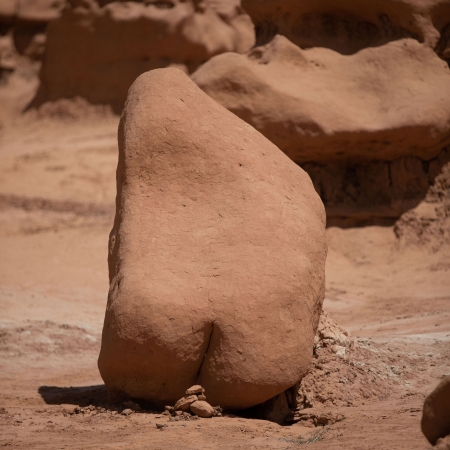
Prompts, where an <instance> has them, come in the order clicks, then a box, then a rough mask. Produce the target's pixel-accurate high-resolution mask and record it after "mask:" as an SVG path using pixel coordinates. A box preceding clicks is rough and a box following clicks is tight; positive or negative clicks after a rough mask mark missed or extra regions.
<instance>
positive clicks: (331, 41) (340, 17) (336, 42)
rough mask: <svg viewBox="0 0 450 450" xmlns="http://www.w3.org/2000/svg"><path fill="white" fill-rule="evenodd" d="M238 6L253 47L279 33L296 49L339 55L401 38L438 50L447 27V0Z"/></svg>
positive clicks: (246, 0) (304, 0)
mask: <svg viewBox="0 0 450 450" xmlns="http://www.w3.org/2000/svg"><path fill="white" fill-rule="evenodd" d="M242 6H243V7H244V8H245V10H246V11H247V12H248V13H249V14H250V16H251V18H252V20H253V21H254V23H255V26H256V35H257V40H258V42H259V43H267V42H268V41H270V40H271V39H272V38H273V37H274V35H275V34H281V35H283V36H286V37H287V38H288V39H290V40H291V41H292V42H294V43H295V44H296V45H298V46H299V47H302V48H310V47H325V48H330V49H332V50H335V51H337V52H339V53H342V54H344V55H349V54H353V53H355V52H358V51H359V50H362V49H364V48H367V47H377V46H380V45H384V44H386V43H387V42H391V41H394V40H398V39H402V38H407V37H410V38H414V39H416V40H418V41H419V42H424V43H425V44H426V45H428V46H429V47H430V48H433V49H434V48H436V46H437V45H438V49H439V46H442V45H444V44H445V43H446V42H444V41H445V36H444V35H445V32H446V27H447V26H448V24H449V23H450V4H449V2H448V1H447V0H378V1H376V2H374V1H372V0H340V1H339V2H337V1H336V0H315V1H313V2H312V1H309V0H242ZM443 37H444V39H443Z"/></svg>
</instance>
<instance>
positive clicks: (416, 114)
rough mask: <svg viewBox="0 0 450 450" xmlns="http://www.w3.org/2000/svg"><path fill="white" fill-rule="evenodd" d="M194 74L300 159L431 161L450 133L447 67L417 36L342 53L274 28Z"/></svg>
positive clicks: (449, 75) (229, 106)
mask: <svg viewBox="0 0 450 450" xmlns="http://www.w3.org/2000/svg"><path fill="white" fill-rule="evenodd" d="M192 78H193V80H194V81H195V82H196V83H197V84H198V85H199V86H200V87H201V88H202V89H203V90H204V91H205V92H206V93H207V94H209V95H210V96H211V97H212V98H214V99H215V100H217V101H218V102H219V103H221V104H222V105H223V106H225V107H226V108H227V109H229V110H230V111H232V112H234V113H235V114H236V115H238V116H239V117H241V118H242V119H244V120H245V121H246V122H248V123H250V124H251V125H253V126H254V127H255V128H256V129H257V130H259V131H261V133H263V134H264V135H265V136H266V137H267V138H268V139H270V140H271V141H272V142H273V143H275V144H276V145H277V146H278V147H279V148H280V149H282V150H283V151H284V152H285V153H286V154H287V155H288V156H289V157H290V158H292V159H293V160H294V161H296V162H300V163H303V162H312V161H313V162H329V161H331V160H343V159H349V158H358V159H359V160H361V159H362V160H364V159H365V160H393V159H396V158H399V157H402V156H417V157H420V158H422V159H430V158H432V157H434V156H436V155H437V154H438V152H439V150H440V149H441V148H442V147H443V146H444V144H445V143H446V142H448V141H449V140H450V89H449V86H450V70H449V68H448V66H447V64H446V63H445V62H444V61H442V60H441V59H440V58H439V57H438V56H437V55H436V54H435V53H434V51H433V50H431V49H430V48H429V47H428V46H426V45H423V44H420V43H419V42H417V41H415V40H413V39H402V40H398V41H394V42H390V43H388V44H386V45H384V46H381V47H377V48H367V49H364V50H361V51H360V52H358V53H356V54H354V55H351V56H343V55H341V54H339V53H337V52H335V51H332V50H329V49H325V48H313V49H308V50H302V49H301V48H299V47H297V46H296V45H294V44H293V43H292V42H290V41H289V40H288V39H287V38H285V37H283V36H280V35H278V36H276V37H275V38H274V39H273V40H272V41H271V42H270V43H269V44H267V45H265V46H262V47H256V48H255V49H253V50H251V51H249V52H248V53H247V54H245V55H237V54H232V53H227V54H224V55H219V56H217V57H215V58H213V59H211V60H210V61H209V62H207V63H206V64H204V65H203V66H202V67H200V68H199V69H198V70H197V71H196V72H195V73H194V74H193V76H192Z"/></svg>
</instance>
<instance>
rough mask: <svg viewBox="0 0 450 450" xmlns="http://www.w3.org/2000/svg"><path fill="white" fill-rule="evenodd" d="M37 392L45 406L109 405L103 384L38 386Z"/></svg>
mask: <svg viewBox="0 0 450 450" xmlns="http://www.w3.org/2000/svg"><path fill="white" fill-rule="evenodd" d="M38 392H39V394H40V396H41V397H42V399H43V400H44V401H45V403H47V405H62V404H70V405H78V406H81V407H85V406H89V405H94V406H101V407H106V406H109V405H110V404H111V401H110V400H109V399H108V392H107V390H106V387H105V385H104V384H99V385H95V386H75V387H73V386H70V387H59V386H40V387H39V389H38Z"/></svg>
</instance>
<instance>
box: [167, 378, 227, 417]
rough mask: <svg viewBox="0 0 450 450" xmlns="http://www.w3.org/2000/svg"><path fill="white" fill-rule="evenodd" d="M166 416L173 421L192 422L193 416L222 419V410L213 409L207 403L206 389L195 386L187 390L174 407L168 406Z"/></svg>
mask: <svg viewBox="0 0 450 450" xmlns="http://www.w3.org/2000/svg"><path fill="white" fill-rule="evenodd" d="M163 414H164V415H167V416H168V415H171V416H172V417H173V420H190V419H191V418H193V416H192V414H194V417H195V416H198V417H203V418H208V417H221V416H222V408H221V407H220V406H216V407H213V406H211V405H210V404H209V403H208V402H207V401H206V396H205V389H204V388H202V387H201V386H200V385H195V386H192V387H190V388H189V389H187V390H186V395H185V396H184V397H182V398H180V399H179V400H178V401H177V402H176V403H175V405H174V406H166V409H165V411H164V413H163Z"/></svg>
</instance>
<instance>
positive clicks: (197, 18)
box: [34, 0, 254, 111]
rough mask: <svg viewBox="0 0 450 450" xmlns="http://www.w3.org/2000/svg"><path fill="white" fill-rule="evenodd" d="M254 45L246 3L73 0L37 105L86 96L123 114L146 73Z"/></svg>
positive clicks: (53, 41)
mask: <svg viewBox="0 0 450 450" xmlns="http://www.w3.org/2000/svg"><path fill="white" fill-rule="evenodd" d="M253 43H254V28H253V24H252V22H251V20H250V18H249V17H248V16H247V15H246V14H245V13H244V12H243V10H242V9H241V8H240V6H239V1H238V0H233V1H225V0H205V1H199V0H164V1H160V0H158V1H156V0H149V1H140V2H132V1H130V2H128V1H127V2H120V1H116V2H110V1H100V0H98V1H96V0H69V4H68V6H67V8H66V9H65V10H64V12H63V14H62V16H61V17H60V18H59V19H58V20H55V21H53V22H52V23H51V24H50V25H49V28H48V32H47V47H46V57H45V60H44V63H43V67H42V71H41V86H40V90H39V92H38V95H37V97H36V100H35V102H34V104H35V105H39V104H40V103H42V102H44V101H47V100H50V101H53V100H57V99H59V98H62V97H63V98H72V97H75V96H81V97H84V98H86V99H87V100H88V101H90V102H92V103H102V104H110V105H112V106H113V108H114V109H115V110H116V111H120V110H121V108H122V107H123V104H124V101H125V98H126V95H127V91H128V88H129V87H130V85H131V84H132V83H133V81H134V80H135V79H136V77H137V76H139V75H140V74H141V73H143V72H146V71H147V70H150V69H155V68H159V67H167V66H170V65H176V66H178V67H180V68H183V70H185V71H187V72H192V71H193V70H195V69H196V68H197V67H198V66H199V65H200V64H202V63H204V62H205V61H207V60H208V59H209V58H211V57H212V56H214V55H217V54H219V53H223V52H229V51H233V52H244V51H247V50H248V49H249V48H251V47H252V45H253Z"/></svg>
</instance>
